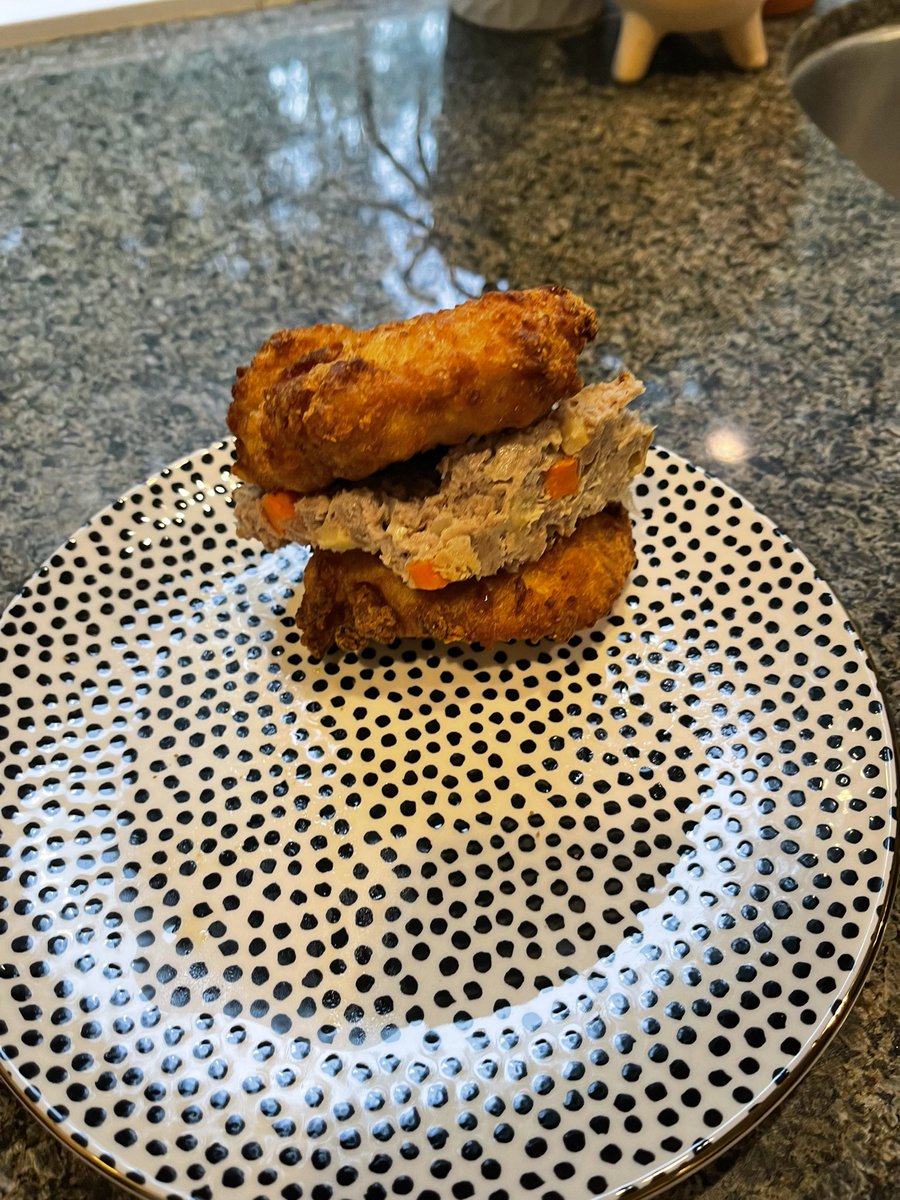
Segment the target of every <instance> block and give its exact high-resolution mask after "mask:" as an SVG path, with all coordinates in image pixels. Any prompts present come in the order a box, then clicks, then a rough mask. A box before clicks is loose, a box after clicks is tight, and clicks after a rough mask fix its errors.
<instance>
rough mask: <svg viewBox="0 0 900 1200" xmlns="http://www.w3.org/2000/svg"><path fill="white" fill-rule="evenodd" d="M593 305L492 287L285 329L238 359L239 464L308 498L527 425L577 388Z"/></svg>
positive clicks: (249, 476) (553, 290)
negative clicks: (410, 313) (380, 321)
mask: <svg viewBox="0 0 900 1200" xmlns="http://www.w3.org/2000/svg"><path fill="white" fill-rule="evenodd" d="M596 334H597V319H596V316H595V314H594V312H593V310H592V309H591V308H589V307H588V305H587V304H585V303H584V301H583V300H581V299H580V298H579V297H577V296H575V295H574V294H573V293H572V292H570V291H568V290H567V289H565V288H561V287H542V288H532V289H529V290H527V291H521V292H492V293H490V294H488V295H486V296H483V297H481V299H479V300H472V301H470V302H468V303H466V304H461V305H459V306H458V307H457V308H453V309H447V310H444V311H442V312H436V313H427V314H425V315H424V316H421V317H415V318H413V319H412V320H409V321H402V322H394V323H391V324H386V325H380V326H377V327H376V328H374V329H370V330H365V331H361V332H356V331H354V330H351V329H348V328H346V327H345V326H343V325H320V326H315V327H313V328H311V329H301V330H288V331H282V332H280V333H277V334H275V335H274V336H273V337H272V338H270V339H269V340H268V341H267V342H266V344H265V345H264V346H263V347H262V348H261V350H260V351H259V352H258V353H257V354H256V356H255V357H254V359H253V361H252V363H251V364H250V366H249V367H240V368H238V371H237V378H236V381H235V384H234V388H233V389H232V396H233V400H232V404H231V408H230V410H229V413H228V424H229V427H230V428H231V431H232V433H233V434H234V435H235V438H236V446H237V461H236V464H235V471H236V474H237V475H238V476H239V477H240V478H241V479H244V480H247V481H249V482H252V483H255V484H257V485H258V486H259V487H260V488H261V489H262V490H263V491H266V492H267V491H273V490H279V489H280V490H288V491H293V492H297V493H299V494H301V495H305V494H308V493H310V492H315V491H318V490H320V489H322V488H325V487H327V486H328V485H329V484H330V483H332V482H333V481H334V480H336V479H346V480H357V479H364V478H366V476H368V475H371V474H373V473H374V472H376V471H379V470H381V469H382V468H384V467H386V466H388V465H390V464H391V463H396V462H403V461H405V460H406V459H408V458H410V457H412V456H413V455H415V454H418V453H420V452H421V451H423V450H429V449H431V448H432V447H434V446H455V445H457V444H458V443H460V442H463V441H465V440H466V439H467V438H469V437H472V436H482V435H484V434H489V433H496V432H499V431H500V430H503V429H523V428H525V427H526V426H528V425H530V424H531V423H532V422H533V421H536V420H539V419H540V418H541V417H543V416H544V415H546V413H548V412H549V411H550V409H551V408H552V407H553V405H554V404H556V403H557V402H558V401H559V400H562V399H563V398H564V397H566V396H571V395H572V394H573V393H575V392H577V391H578V390H579V388H580V387H581V378H580V376H579V374H578V371H577V368H576V360H577V358H578V355H579V354H580V353H581V351H582V350H583V349H584V346H585V344H586V343H587V342H588V341H590V340H592V339H593V338H594V337H596Z"/></svg>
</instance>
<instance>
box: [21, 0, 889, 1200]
mask: <svg viewBox="0 0 900 1200" xmlns="http://www.w3.org/2000/svg"><path fill="white" fill-rule="evenodd" d="M865 4H866V0H860V5H859V11H861V12H863V11H865V10H864V6H865ZM869 7H870V8H871V5H869ZM880 10H883V11H885V12H889V11H893V12H894V13H895V14H896V12H897V11H898V10H897V9H896V5H894V7H893V9H891V6H890V4H888V5H886V4H885V2H884V0H881V4H880ZM850 11H851V10H848V13H849V12H850ZM843 20H845V21H847V20H849V18H848V17H846V16H845V17H844V18H843ZM799 24H800V21H799V19H798V18H790V19H785V20H781V21H773V22H770V23H769V25H768V37H769V43H770V48H771V51H772V65H771V66H770V67H769V68H768V69H767V70H765V71H764V72H762V73H760V74H758V75H741V74H739V73H737V72H735V71H732V70H731V69H730V68H729V67H728V65H727V63H726V62H725V60H724V59H723V58H722V57H721V55H720V52H719V50H718V48H717V46H716V43H715V41H714V39H701V40H700V41H699V42H688V41H687V40H684V39H672V40H671V42H670V43H667V44H666V45H664V47H663V49H662V51H661V53H660V55H659V56H658V59H657V64H656V67H655V69H654V70H653V72H652V74H651V75H650V76H649V78H648V79H647V80H646V81H645V82H644V83H643V84H642V85H640V86H639V87H636V88H632V89H621V88H616V87H615V86H613V85H612V84H611V83H610V81H609V61H610V58H611V53H612V41H613V31H614V27H613V26H611V25H610V24H603V25H600V26H599V27H596V28H594V29H592V30H589V31H587V32H584V33H581V34H580V35H577V36H570V37H553V36H521V37H513V38H511V37H505V36H503V35H499V34H490V33H486V32H479V31H477V30H475V29H473V28H471V27H468V26H465V25H463V24H461V23H459V22H457V21H450V22H449V23H448V20H447V14H446V11H445V8H444V7H443V6H442V5H441V4H438V3H429V2H427V0H408V2H402V0H389V2H388V3H384V2H381V0H379V2H376V0H355V2H353V3H333V2H329V0H326V2H325V3H318V2H315V3H311V4H309V5H307V6H303V7H298V8H290V9H278V10H272V11H268V12H259V13H255V14H248V15H246V16H243V17H238V18H223V19H219V20H215V21H203V22H196V23H193V24H189V25H171V26H163V27H159V28H154V29H147V30H143V31H131V32H127V33H122V34H118V35H110V36H105V37H102V38H96V39H90V40H85V41H83V42H80V43H73V44H71V45H64V44H60V45H57V46H48V47H43V48H38V49H33V50H28V51H19V52H13V53H9V54H6V55H5V56H3V57H0V144H2V146H3V155H2V164H0V283H2V286H0V309H2V318H3V320H2V325H0V402H2V413H3V438H2V446H0V464H2V477H3V486H4V494H5V503H4V504H3V505H2V506H0V600H2V601H3V602H4V603H5V602H6V601H7V599H8V598H9V597H11V596H12V595H13V593H14V592H15V591H16V590H17V588H18V587H20V586H21V584H22V583H23V582H24V580H25V579H26V578H27V577H28V576H29V575H30V574H31V573H32V571H33V570H34V569H35V567H36V566H37V565H38V564H39V563H40V562H41V560H42V559H43V558H44V557H45V556H46V555H47V554H48V553H49V552H50V551H51V550H53V549H54V547H56V546H57V544H58V543H60V542H61V541H62V540H63V539H64V538H65V537H66V535H67V534H68V533H70V532H71V531H72V530H73V529H74V528H75V527H77V526H78V525H80V524H81V523H82V522H83V521H84V520H85V519H86V518H88V517H89V516H90V515H91V514H92V513H93V512H94V511H96V510H97V509H98V508H100V507H102V506H103V505H105V504H107V503H108V502H109V501H110V500H112V499H113V498H114V497H116V496H117V495H118V494H120V493H121V492H123V491H124V490H126V489H128V488H129V487H130V486H131V485H133V484H135V483H136V482H139V481H140V480H142V479H144V478H146V477H147V476H148V475H150V474H152V473H154V472H156V471H158V470H159V469H160V468H161V467H162V466H163V465H165V464H166V463H168V462H170V461H171V460H173V459H176V458H178V457H180V456H183V455H184V454H186V453H187V452H189V451H191V450H193V449H194V448H196V447H198V446H201V445H205V444H208V443H209V442H211V441H213V440H216V439H218V438H219V437H221V436H222V435H223V432H224V414H225V409H226V405H227V401H228V395H229V388H230V384H231V379H232V374H233V370H234V366H235V364H237V363H238V362H241V361H246V360H247V359H248V356H249V355H250V354H251V353H252V351H253V350H254V349H255V347H256V346H257V344H258V343H259V342H260V341H261V340H262V339H263V337H264V336H265V335H267V334H268V333H269V332H270V331H271V330H272V329H274V328H276V327H278V326H284V325H290V324H306V323H311V322H315V321H343V322H349V323H353V322H367V323H370V322H375V321H378V320H381V319H386V318H392V317H397V316H405V315H410V314H412V313H415V312H419V311H422V310H425V309H430V308H434V307H436V306H440V305H446V304H451V303H454V302H456V301H458V300H460V299H462V298H464V297H465V296H467V295H474V294H478V293H479V292H480V291H481V290H482V289H483V288H490V287H495V286H500V287H505V286H512V287H515V286H524V285H529V284H534V283H539V282H544V281H548V280H551V281H559V282H565V283H566V284H568V285H569V286H570V287H572V288H573V289H575V290H576V291H579V292H581V293H582V294H583V295H585V296H586V297H587V299H588V300H589V301H590V302H591V303H592V304H594V305H595V306H596V308H597V309H598V310H599V312H600V314H601V315H602V332H601V336H600V340H599V343H598V344H597V345H596V346H594V347H593V348H592V349H591V350H590V351H589V352H588V355H587V356H586V360H585V361H586V375H587V376H588V378H600V377H604V376H607V375H609V374H610V373H612V372H615V371H617V370H618V369H620V367H621V365H622V364H627V365H628V366H629V367H630V368H631V369H633V370H634V371H635V373H637V374H638V375H640V376H641V377H642V378H643V379H644V380H645V382H646V384H647V394H646V397H645V400H644V404H643V407H644V411H645V412H646V413H647V414H648V415H649V417H650V418H651V419H652V420H653V421H655V423H656V425H657V427H658V435H657V436H658V441H659V442H660V443H661V444H663V445H665V446H668V447H670V448H671V449H673V450H675V451H677V452H679V453H681V454H684V455H685V456H687V457H688V458H690V459H692V460H693V461H695V462H697V463H699V464H701V465H702V466H704V467H706V468H708V469H710V470H712V471H713V472H715V473H716V474H718V475H720V476H722V477H723V478H725V479H726V480H727V481H728V482H729V483H731V484H732V485H734V486H735V487H736V488H737V489H738V490H739V491H741V492H742V493H743V494H744V495H745V496H746V497H748V498H749V499H750V500H751V501H752V502H753V503H755V504H756V505H757V506H758V507H759V508H761V509H762V510H763V511H764V512H765V513H767V514H768V515H769V516H770V517H772V519H773V520H774V521H775V522H776V523H777V524H778V525H779V526H781V527H782V528H783V529H785V530H786V531H788V532H789V534H790V535H791V536H792V538H793V539H794V540H795V541H796V542H797V543H798V544H799V545H800V546H801V547H802V548H803V550H805V551H806V553H807V554H808V555H809V557H810V558H811V559H812V560H813V562H814V563H815V564H816V565H817V567H818V568H819V570H820V572H821V573H822V575H823V576H824V577H825V578H826V579H827V580H829V581H830V582H831V583H832V584H833V586H834V588H835V590H836V591H837V593H838V594H839V595H840V596H841V598H842V599H843V601H844V602H845V604H846V605H847V607H848V608H849V610H850V612H851V614H852V616H853V619H854V621H855V623H856V625H857V628H858V630H859V632H860V634H861V635H862V637H863V639H864V640H865V642H866V643H867V645H868V647H869V650H870V652H871V656H872V659H873V661H874V663H875V665H876V668H877V669H878V670H879V672H880V675H881V678H882V681H883V684H884V688H885V691H886V693H887V696H888V699H889V701H890V702H891V703H892V705H893V708H894V711H895V713H896V712H897V711H898V707H897V706H898V701H900V672H898V669H897V666H898V662H900V627H898V613H900V574H898V571H897V565H896V564H897V552H896V541H897V536H896V534H897V518H896V510H897V497H898V496H900V467H898V463H900V406H898V397H900V367H898V355H897V352H896V346H897V317H898V300H900V296H898V291H897V286H898V279H900V252H898V247H900V209H898V206H897V204H896V203H895V202H894V201H892V200H891V199H890V198H889V197H888V196H886V195H885V194H884V193H882V192H880V191H879V190H878V189H877V188H876V186H875V185H874V184H870V183H869V182H867V180H866V179H864V178H863V177H862V176H861V175H860V174H859V173H858V171H857V170H856V169H855V168H854V167H853V166H852V164H850V163H848V162H847V161H845V160H843V159H842V158H841V157H840V156H839V155H838V154H837V152H836V151H835V150H834V149H833V148H832V147H831V146H830V144H829V143H827V142H826V141H825V139H824V138H823V137H821V136H820V135H819V134H818V133H817V132H816V131H815V130H814V129H812V128H811V127H810V126H809V125H808V124H807V122H806V121H805V120H804V118H803V116H802V115H801V113H800V112H799V111H798V109H797V108H796V107H795V105H794V104H793V103H792V101H791V99H790V96H789V93H788V91H787V88H786V86H785V83H784V80H783V78H782V74H781V71H780V63H781V61H782V56H783V52H784V49H785V46H786V43H787V41H788V39H789V37H790V36H791V35H792V34H793V33H794V32H795V31H796V30H797V29H798V27H799ZM812 43H814V39H812V40H811V44H812ZM898 1064H900V949H898V933H897V923H896V912H895V915H894V920H893V923H892V924H891V926H890V928H889V930H888V934H887V938H886V941H885V944H884V945H883V947H882V949H881V952H880V954H879V956H878V958H877V961H876V964H875V967H874V969H873V971H872V973H871V976H870V978H869V980H868V983H867V984H866V986H865V988H864V990H863V993H862V996H861V998H860V1000H859V1002H858V1003H857V1005H856V1007H855V1009H854V1010H853V1012H852V1014H851V1016H850V1017H849V1019H848V1020H847V1022H846V1023H845V1025H844V1026H843V1027H842V1029H841V1031H840V1033H839V1034H838V1036H837V1037H836V1039H835V1040H834V1042H833V1043H832V1045H831V1046H830V1048H829V1049H828V1051H827V1052H826V1053H825V1054H824V1056H823V1057H822V1058H821V1060H820V1061H819V1062H818V1063H817V1064H816V1065H815V1066H814V1068H813V1069H812V1070H811V1071H810V1073H809V1075H808V1076H807V1077H806V1079H805V1080H804V1081H803V1082H802V1083H801V1085H800V1086H799V1087H798V1088H797V1089H796V1090H795V1091H794V1092H793V1093H792V1094H791V1095H790V1097H789V1098H788V1099H787V1100H786V1101H785V1102H784V1104H783V1105H782V1107H781V1108H780V1109H779V1110H778V1111H777V1113H776V1114H775V1115H774V1116H773V1117H771V1118H770V1119H769V1120H767V1121H766V1122H765V1123H764V1125H763V1126H762V1127H760V1128H759V1129H758V1130H757V1131H756V1132H754V1133H753V1134H752V1135H750V1136H749V1137H748V1138H747V1139H746V1140H745V1141H744V1142H742V1143H741V1144H740V1145H739V1146H738V1147H737V1148H736V1149H734V1150H732V1151H730V1152H729V1154H728V1155H727V1156H726V1157H725V1158H724V1159H722V1160H720V1161H719V1162H718V1163H716V1164H714V1165H713V1166H711V1167H709V1168H707V1169H706V1170H705V1171H704V1172H702V1173H701V1174H699V1175H697V1176H695V1177H693V1178H691V1179H689V1180H688V1181H686V1182H685V1183H682V1184H681V1185H679V1186H678V1187H677V1188H676V1189H675V1191H674V1192H673V1193H672V1195H673V1197H675V1198H676V1200H687V1197H689V1196H692V1197H693V1196H703V1197H704V1198H705V1200H775V1198H776V1197H778V1198H780V1197H787V1196H790V1197H792V1200H813V1198H815V1200H889V1198H890V1197H893V1196H896V1194H897V1190H896V1189H897V1186H898V1184H897V1180H898V1177H900V1123H898V1122H900V1116H898V1114H900V1065H898ZM119 1195H124V1193H122V1192H120V1191H119V1190H118V1189H117V1187H115V1186H114V1185H113V1184H111V1183H110V1182H108V1181H107V1180H105V1179H101V1178H100V1177H99V1176H95V1175H94V1173H93V1172H92V1171H91V1170H90V1169H89V1168H88V1167H87V1166H86V1165H83V1164H81V1163H80V1162H79V1161H78V1160H77V1159H76V1158H75V1157H74V1156H72V1155H70V1153H69V1152H68V1151H67V1150H65V1149H63V1148H62V1147H61V1146H59V1145H57V1143H55V1142H54V1141H53V1139H52V1138H51V1137H50V1136H49V1135H48V1134H47V1133H45V1132H44V1131H43V1130H42V1129H41V1128H40V1127H39V1126H38V1125H37V1124H36V1123H34V1122H32V1120H31V1119H30V1118H28V1117H27V1116H26V1115H25V1113H24V1112H23V1111H22V1110H20V1108H19V1107H18V1105H17V1104H16V1102H15V1101H14V1100H12V1099H10V1098H8V1097H6V1096H5V1095H4V1096H2V1097H0V1197H4V1198H6V1200H26V1198H27V1200H40V1198H42V1197H48V1198H49V1197H52V1198H53V1200H84V1198H87V1197H94V1198H99V1197H112V1196H119Z"/></svg>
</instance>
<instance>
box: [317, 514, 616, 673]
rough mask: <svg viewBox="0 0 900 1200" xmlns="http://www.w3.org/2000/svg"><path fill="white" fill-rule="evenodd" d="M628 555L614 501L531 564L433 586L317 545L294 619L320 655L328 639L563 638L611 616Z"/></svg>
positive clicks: (352, 645) (346, 644) (485, 641)
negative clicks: (416, 584)
mask: <svg viewBox="0 0 900 1200" xmlns="http://www.w3.org/2000/svg"><path fill="white" fill-rule="evenodd" d="M634 561H635V557H634V541H633V538H632V533H631V522H630V520H629V517H628V514H627V512H626V511H625V509H624V508H623V507H622V506H621V505H619V504H615V505H610V507H609V508H607V509H606V510H604V511H603V512H601V513H598V514H596V515H595V516H591V517H586V518H585V519H584V520H582V521H580V522H579V524H578V525H577V527H576V529H575V532H574V533H573V534H572V535H571V536H570V537H567V538H560V539H559V540H558V541H556V542H555V543H554V545H552V546H551V547H550V548H549V549H548V550H547V551H545V553H544V554H543V555H541V557H540V558H539V559H538V560H537V561H536V562H532V563H527V564H526V565H525V566H523V567H521V568H519V570H517V571H515V572H512V573H507V572H500V573H499V574H497V575H492V576H490V577H489V578H487V579H478V580H475V579H471V580H466V581H464V582H462V583H453V584H450V585H449V586H447V587H445V588H442V589H441V590H440V591H433V592H429V591H419V590H416V589H413V588H410V587H408V586H407V585H406V584H405V583H403V582H402V580H400V579H399V578H398V576H397V575H395V574H394V572H393V571H390V570H389V569H388V568H387V567H385V566H384V565H383V564H382V563H381V562H379V560H378V559H377V558H376V557H375V556H374V555H372V554H365V553H363V552H362V551H360V550H349V551H346V552H345V553H336V552H334V551H327V550H317V551H316V552H315V554H314V555H313V557H312V558H311V559H310V561H309V563H308V564H307V567H306V573H305V576H304V593H303V598H302V600H301V603H300V609H299V612H298V614H297V624H298V626H299V627H300V631H301V637H302V639H303V642H304V643H305V645H306V646H307V647H308V648H309V649H310V650H311V651H312V652H313V654H316V655H319V656H321V655H323V654H325V653H326V652H327V651H328V650H329V649H330V648H331V647H332V646H333V645H337V646H338V647H340V648H341V649H342V650H358V649H360V648H361V647H363V646H365V645H367V644H368V643H369V642H381V643H386V642H391V641H393V640H394V639H395V638H401V637H414V638H423V637H430V638H434V639H436V640H437V641H441V642H480V643H481V644H482V645H491V644H492V643H494V642H506V641H514V640H519V639H526V640H527V639H531V640H537V639H539V638H543V637H549V638H553V639H556V640H560V641H565V640H566V639H568V638H570V637H571V636H572V634H573V633H574V632H575V631H576V630H577V629H584V628H587V627H588V626H590V625H593V624H594V623H595V622H596V621H598V620H599V619H600V618H601V617H603V616H605V615H606V614H607V613H608V612H609V610H610V609H611V607H612V606H613V604H614V603H615V601H616V598H617V597H618V595H619V593H620V592H621V590H622V588H623V587H624V586H625V581H626V580H627V578H628V575H629V573H630V571H631V569H632V567H633V566H634Z"/></svg>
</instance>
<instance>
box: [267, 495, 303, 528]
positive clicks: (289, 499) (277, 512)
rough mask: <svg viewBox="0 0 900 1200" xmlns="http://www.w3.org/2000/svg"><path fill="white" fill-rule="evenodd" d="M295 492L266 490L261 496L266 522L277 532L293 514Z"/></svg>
mask: <svg viewBox="0 0 900 1200" xmlns="http://www.w3.org/2000/svg"><path fill="white" fill-rule="evenodd" d="M296 499H297V494H296V492H266V494H265V495H264V496H263V498H262V506H263V512H264V513H265V514H266V518H267V519H268V522H269V524H270V525H271V526H273V528H274V529H275V530H277V531H278V532H279V533H280V532H281V528H282V526H283V525H284V523H285V522H286V521H289V520H290V519H291V517H292V516H293V515H294V501H295V500H296Z"/></svg>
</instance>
